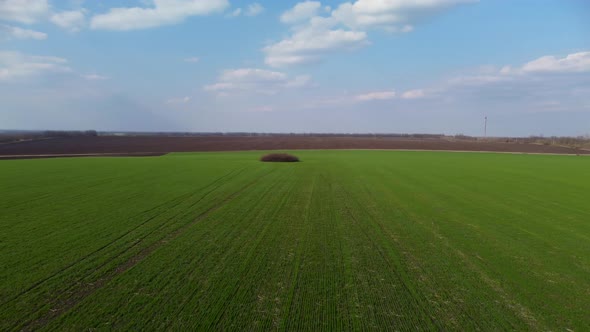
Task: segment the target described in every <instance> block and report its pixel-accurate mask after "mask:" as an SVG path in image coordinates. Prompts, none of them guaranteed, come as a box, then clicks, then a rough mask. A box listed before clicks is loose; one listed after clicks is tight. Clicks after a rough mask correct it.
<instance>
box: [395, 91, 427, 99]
mask: <svg viewBox="0 0 590 332" xmlns="http://www.w3.org/2000/svg"><path fill="white" fill-rule="evenodd" d="M424 97H426V92H424V90H422V89H415V90H408V91H406V92H404V93H402V95H401V98H402V99H420V98H424Z"/></svg>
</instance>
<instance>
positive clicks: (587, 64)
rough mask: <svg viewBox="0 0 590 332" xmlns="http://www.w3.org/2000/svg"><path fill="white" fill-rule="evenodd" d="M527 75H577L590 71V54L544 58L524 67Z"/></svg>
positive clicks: (581, 53) (580, 53)
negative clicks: (577, 73)
mask: <svg viewBox="0 0 590 332" xmlns="http://www.w3.org/2000/svg"><path fill="white" fill-rule="evenodd" d="M522 71H523V72H525V73H576V72H588V71H590V52H579V53H573V54H568V55H567V56H565V57H564V58H557V57H555V56H551V55H548V56H543V57H540V58H538V59H536V60H533V61H531V62H528V63H526V64H525V65H524V66H522Z"/></svg>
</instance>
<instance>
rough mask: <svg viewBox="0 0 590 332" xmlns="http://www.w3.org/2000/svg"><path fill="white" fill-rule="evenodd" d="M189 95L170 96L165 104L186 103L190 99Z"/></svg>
mask: <svg viewBox="0 0 590 332" xmlns="http://www.w3.org/2000/svg"><path fill="white" fill-rule="evenodd" d="M191 99H192V98H191V97H189V96H185V97H180V98H172V99H168V100H167V101H166V104H186V103H188V102H189V101H191Z"/></svg>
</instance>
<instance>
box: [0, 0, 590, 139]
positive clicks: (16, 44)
mask: <svg viewBox="0 0 590 332" xmlns="http://www.w3.org/2000/svg"><path fill="white" fill-rule="evenodd" d="M485 116H487V117H488V135H489V136H520V137H526V136H530V135H544V136H581V135H588V134H590V3H589V2H587V1H584V0H571V1H559V0H541V1H533V0H523V1H518V2H514V1H495V0H480V1H477V0H428V1H425V0H381V1H376V0H350V1H303V2H300V1H280V2H279V1H268V0H266V1H264V0H257V1H240V0H126V1H114V0H110V1H109V0H107V1H101V2H91V1H84V0H62V1H57V0H0V128H2V129H4V130H10V129H14V130H86V129H93V130H98V131H114V132H117V131H135V132H260V133H291V132H292V133H342V134H343V133H353V134H354V133H410V134H411V133H431V134H446V135H455V134H465V135H470V136H483V124H484V117H485Z"/></svg>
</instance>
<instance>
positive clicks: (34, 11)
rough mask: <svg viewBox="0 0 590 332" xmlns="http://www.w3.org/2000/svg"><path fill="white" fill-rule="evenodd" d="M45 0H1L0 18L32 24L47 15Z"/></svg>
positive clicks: (48, 9) (47, 7)
mask: <svg viewBox="0 0 590 332" xmlns="http://www.w3.org/2000/svg"><path fill="white" fill-rule="evenodd" d="M49 12H50V6H49V3H48V1H47V0H2V1H0V20H5V21H12V22H19V23H24V24H33V23H36V22H38V21H39V20H41V19H44V18H46V17H47V16H48V15H49Z"/></svg>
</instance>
